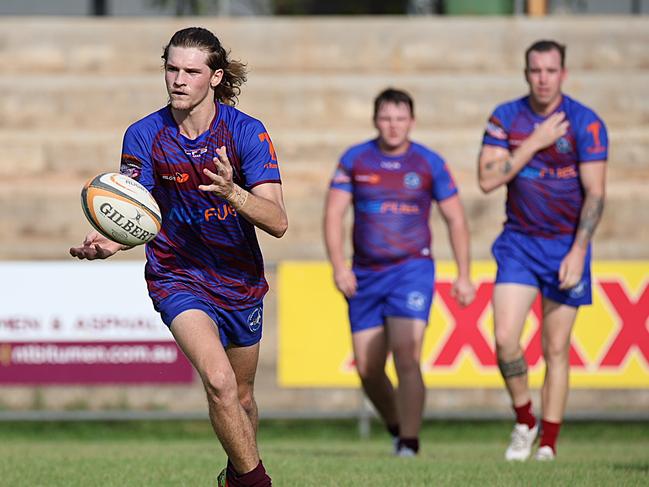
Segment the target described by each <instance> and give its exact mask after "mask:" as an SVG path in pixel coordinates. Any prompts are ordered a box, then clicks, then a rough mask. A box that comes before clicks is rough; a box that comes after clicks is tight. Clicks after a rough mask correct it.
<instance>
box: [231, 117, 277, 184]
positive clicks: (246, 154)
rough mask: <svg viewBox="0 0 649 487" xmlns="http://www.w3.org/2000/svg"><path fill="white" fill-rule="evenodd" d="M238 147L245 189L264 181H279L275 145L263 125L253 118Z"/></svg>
mask: <svg viewBox="0 0 649 487" xmlns="http://www.w3.org/2000/svg"><path fill="white" fill-rule="evenodd" d="M244 133H245V137H243V138H242V139H241V140H240V147H238V151H239V154H240V156H241V171H242V173H243V177H244V181H245V185H246V189H251V188H254V187H255V186H259V185H260V184H264V183H281V182H282V180H281V178H280V174H279V165H278V162H277V154H276V153H275V146H274V145H273V141H272V140H271V138H270V135H268V132H267V131H266V128H265V127H264V125H263V124H262V123H261V122H260V121H258V120H253V121H252V122H250V124H249V126H248V127H247V128H246V130H245V132H244Z"/></svg>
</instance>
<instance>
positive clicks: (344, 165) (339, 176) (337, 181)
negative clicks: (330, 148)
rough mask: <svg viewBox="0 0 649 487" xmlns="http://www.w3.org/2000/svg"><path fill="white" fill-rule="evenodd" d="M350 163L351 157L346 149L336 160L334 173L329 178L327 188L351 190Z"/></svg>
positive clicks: (351, 161) (351, 162)
mask: <svg viewBox="0 0 649 487" xmlns="http://www.w3.org/2000/svg"><path fill="white" fill-rule="evenodd" d="M352 164H353V158H352V156H351V155H350V154H349V151H348V152H346V153H345V154H343V156H342V157H341V158H340V161H338V166H336V170H335V171H334V175H333V177H332V178H331V182H330V183H329V188H332V189H340V190H342V191H347V192H348V193H351V192H352V190H353V188H352Z"/></svg>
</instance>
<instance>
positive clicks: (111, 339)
mask: <svg viewBox="0 0 649 487" xmlns="http://www.w3.org/2000/svg"><path fill="white" fill-rule="evenodd" d="M192 379H193V373H192V367H191V364H190V363H189V361H188V360H187V359H186V358H185V356H184V355H183V353H182V352H181V351H180V350H179V349H178V347H177V346H176V344H175V342H174V340H173V337H172V336H171V333H170V332H169V329H168V328H167V327H166V326H165V325H164V323H162V321H161V320H160V318H159V315H158V313H156V312H155V311H154V309H153V305H152V304H151V301H150V299H149V297H148V294H147V290H146V284H145V281H144V263H143V262H124V263H122V262H103V261H98V262H3V263H0V384H16V385H18V384H43V385H47V384H52V385H53V384H107V383H110V384H115V383H122V384H129V383H131V384H132V383H189V382H192Z"/></svg>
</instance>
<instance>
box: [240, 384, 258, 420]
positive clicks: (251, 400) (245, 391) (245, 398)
mask: <svg viewBox="0 0 649 487" xmlns="http://www.w3.org/2000/svg"><path fill="white" fill-rule="evenodd" d="M239 404H241V407H242V408H243V410H244V411H245V412H246V414H248V413H250V412H251V411H253V410H254V409H255V395H254V393H253V389H252V387H249V386H248V385H246V386H245V387H242V386H239Z"/></svg>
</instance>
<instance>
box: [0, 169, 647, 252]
mask: <svg viewBox="0 0 649 487" xmlns="http://www.w3.org/2000/svg"><path fill="white" fill-rule="evenodd" d="M83 182H84V181H83V180H82V179H77V178H74V177H70V176H65V175H57V176H50V177H47V178H44V179H40V180H39V179H35V178H23V179H15V180H13V181H12V180H6V179H3V180H2V182H0V208H2V209H3V211H2V212H1V213H0V228H2V229H3V231H2V234H0V259H32V258H35V259H61V258H65V256H66V255H67V254H66V253H67V249H68V247H69V246H70V245H73V244H77V243H78V242H80V241H81V239H82V237H83V235H85V234H86V233H87V232H88V231H89V230H90V226H89V224H88V223H87V222H86V221H85V218H84V216H83V212H82V210H81V206H80V203H79V195H80V191H81V186H82V185H83ZM303 183H304V179H303V177H302V175H300V174H296V173H292V172H291V171H288V172H287V173H286V174H285V177H284V188H285V200H286V207H287V211H288V213H289V222H290V223H289V232H288V233H287V235H286V236H285V237H284V238H283V239H281V240H277V239H274V238H272V237H268V236H266V235H264V234H263V233H262V232H258V233H259V235H260V239H261V240H262V243H263V249H264V254H265V256H266V258H267V260H268V262H277V261H279V260H282V259H287V258H290V259H324V258H325V253H324V247H323V245H322V235H321V221H322V214H323V207H324V197H325V193H326V191H327V181H326V180H321V181H319V182H318V183H319V184H315V183H309V184H308V185H307V187H308V193H309V195H308V197H305V196H304V194H303V193H304V191H305V185H304V184H303ZM460 191H461V196H462V200H463V203H464V206H465V208H466V212H467V216H468V219H469V225H470V228H471V230H472V244H473V245H472V246H473V254H474V256H475V257H476V258H489V247H490V243H491V241H492V240H493V238H494V237H495V236H496V234H497V233H498V232H499V231H500V228H501V223H502V221H503V214H504V213H503V212H504V210H503V205H504V193H503V191H502V190H501V191H497V192H496V193H494V194H490V195H483V194H482V193H480V191H479V190H478V188H477V185H476V184H462V185H461V187H460ZM607 194H608V197H607V204H606V210H605V214H604V218H603V220H602V222H601V224H600V228H599V229H598V232H597V241H598V254H597V255H598V257H599V258H609V259H614V258H619V257H620V256H621V255H624V257H625V258H643V257H644V256H645V255H646V242H648V241H649V214H647V212H642V211H639V210H638V209H639V208H643V207H647V206H649V192H647V186H646V183H645V182H644V180H638V181H635V182H633V181H623V182H613V183H610V184H609V185H608V189H607ZM434 222H435V223H434V228H435V230H434V233H435V234H436V235H437V240H436V244H435V250H436V252H437V255H438V256H439V257H440V258H449V257H450V252H449V248H448V244H447V239H446V233H445V229H444V227H443V225H442V223H441V221H440V218H439V217H438V216H435V217H434ZM629 222H633V225H629V224H628V223H629ZM622 235H623V236H624V238H621V236H622ZM129 255H131V257H124V258H133V257H138V256H141V255H140V254H135V253H134V254H129Z"/></svg>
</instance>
